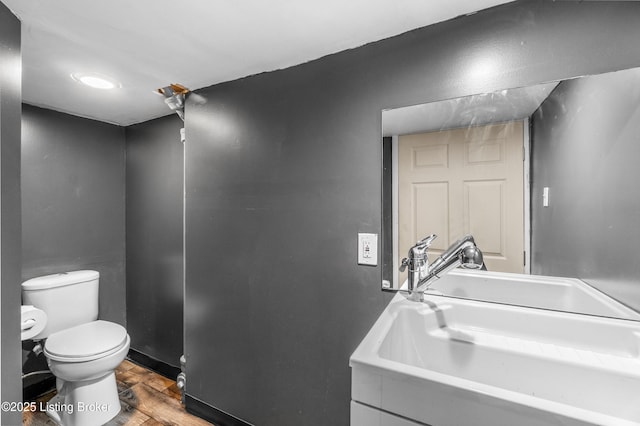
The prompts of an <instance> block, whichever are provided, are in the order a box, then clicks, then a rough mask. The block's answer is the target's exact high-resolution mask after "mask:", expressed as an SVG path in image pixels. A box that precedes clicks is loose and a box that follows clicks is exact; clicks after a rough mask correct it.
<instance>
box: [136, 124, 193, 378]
mask: <svg viewBox="0 0 640 426" xmlns="http://www.w3.org/2000/svg"><path fill="white" fill-rule="evenodd" d="M181 127H182V121H181V120H180V119H179V118H178V116H177V115H172V116H170V117H165V118H161V119H157V120H153V121H149V122H147V123H143V124H138V125H135V126H130V127H128V128H127V129H126V137H127V148H126V150H127V161H126V164H127V166H126V167H127V169H126V171H127V202H126V206H127V207H126V210H127V329H128V331H129V335H130V336H131V347H132V348H133V349H135V350H137V351H139V352H142V353H144V354H145V355H148V356H151V357H153V358H155V359H157V360H160V361H162V362H165V363H167V364H169V365H173V366H179V365H180V356H181V355H182V307H183V285H182V281H183V278H182V274H183V260H182V223H183V221H182V209H183V202H182V201H183V187H182V181H183V172H184V155H183V144H182V143H181V142H180V128H181Z"/></svg>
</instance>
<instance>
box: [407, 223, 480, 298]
mask: <svg viewBox="0 0 640 426" xmlns="http://www.w3.org/2000/svg"><path fill="white" fill-rule="evenodd" d="M435 238H436V235H435V234H433V235H431V236H429V237H427V238H425V239H424V240H422V241H419V242H418V243H417V244H416V245H415V246H414V247H412V248H411V249H410V250H409V258H408V259H403V261H402V267H401V268H400V270H401V271H403V270H404V268H405V267H406V266H408V267H409V274H408V275H409V276H408V290H409V292H410V293H412V294H418V295H419V294H421V293H423V292H424V291H425V290H426V289H427V288H429V286H430V285H431V284H432V283H433V282H434V281H435V280H437V279H438V278H440V277H441V276H442V275H444V274H446V273H447V272H449V271H450V270H451V269H453V268H457V267H458V266H461V267H463V268H466V269H480V268H482V267H483V266H484V261H483V256H482V252H481V251H480V249H479V248H478V246H476V243H475V241H474V239H473V236H472V235H465V236H464V237H462V238H461V239H459V240H458V241H456V242H455V243H453V244H452V245H451V246H450V247H449V248H448V249H447V250H446V251H445V252H444V253H442V254H441V255H440V257H438V258H437V259H436V260H434V261H433V263H432V264H431V265H429V262H428V258H427V249H428V247H429V245H430V244H431V242H432V241H433V240H434V239H435ZM425 241H427V244H425Z"/></svg>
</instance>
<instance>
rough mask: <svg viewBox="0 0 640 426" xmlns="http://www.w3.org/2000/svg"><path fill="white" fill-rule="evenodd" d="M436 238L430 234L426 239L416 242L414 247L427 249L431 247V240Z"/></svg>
mask: <svg viewBox="0 0 640 426" xmlns="http://www.w3.org/2000/svg"><path fill="white" fill-rule="evenodd" d="M436 238H438V236H437V235H436V234H431V235H429V236H428V237H426V238H423V239H421V240H420V241H418V242H417V243H416V247H424V248H429V247H430V246H431V243H433V240H435V239H436Z"/></svg>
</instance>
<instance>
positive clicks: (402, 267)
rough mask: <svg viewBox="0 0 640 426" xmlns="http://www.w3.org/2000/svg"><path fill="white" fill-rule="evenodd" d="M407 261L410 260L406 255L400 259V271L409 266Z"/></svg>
mask: <svg viewBox="0 0 640 426" xmlns="http://www.w3.org/2000/svg"><path fill="white" fill-rule="evenodd" d="M409 263H411V261H410V260H409V259H407V258H406V257H405V258H404V259H402V263H401V264H400V272H404V270H405V269H407V266H409Z"/></svg>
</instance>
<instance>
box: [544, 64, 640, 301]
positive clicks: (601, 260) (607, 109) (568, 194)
mask: <svg viewBox="0 0 640 426" xmlns="http://www.w3.org/2000/svg"><path fill="white" fill-rule="evenodd" d="M532 141H533V142H532V176H533V182H534V184H533V187H532V199H533V203H532V260H533V262H532V272H533V273H537V274H547V275H560V276H570V277H580V278H582V279H583V280H585V281H587V282H589V283H591V284H593V285H594V286H595V287H597V288H600V289H601V290H603V291H605V292H606V293H608V294H610V295H612V296H613V297H616V298H618V299H619V300H621V301H623V302H624V303H626V304H628V305H629V306H631V307H633V308H635V309H636V310H640V288H638V279H639V278H640V262H638V258H637V256H638V255H637V253H638V251H637V249H636V245H637V241H639V240H640V226H639V223H638V221H639V220H640V191H639V189H638V182H639V181H640V167H638V162H639V161H640V70H638V69H633V70H628V71H623V72H617V73H611V74H605V75H599V76H592V77H586V78H581V79H577V80H570V81H566V82H563V83H561V84H560V85H559V86H558V87H557V88H556V90H555V91H554V92H553V93H552V95H551V96H550V97H549V98H548V99H547V100H546V101H545V102H544V103H543V104H542V105H541V107H540V108H539V109H538V111H537V112H536V113H535V114H534V115H533V117H532ZM545 186H546V187H549V188H550V205H549V207H546V208H545V207H542V205H541V202H540V200H541V199H542V195H541V194H542V188H543V187H545Z"/></svg>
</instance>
